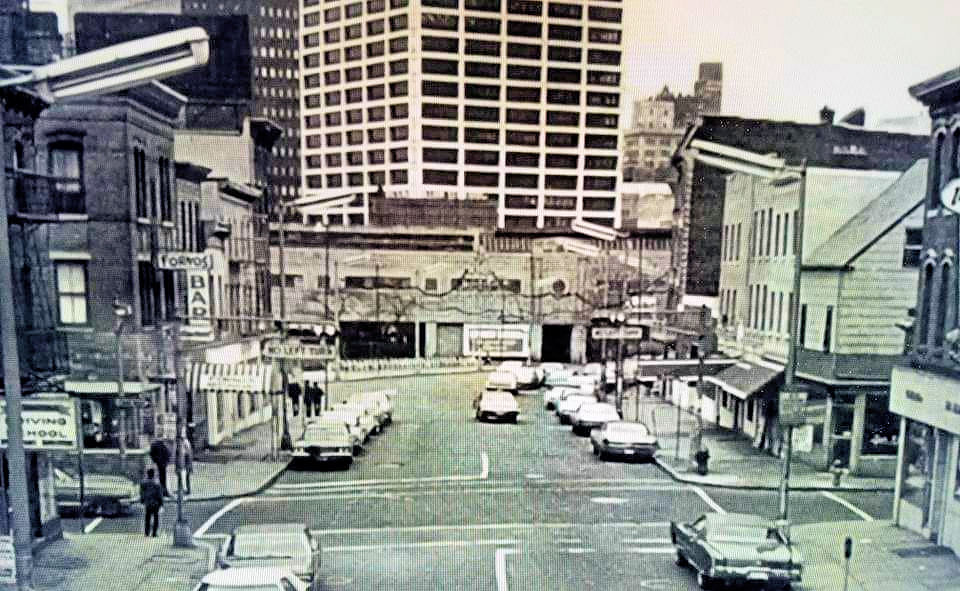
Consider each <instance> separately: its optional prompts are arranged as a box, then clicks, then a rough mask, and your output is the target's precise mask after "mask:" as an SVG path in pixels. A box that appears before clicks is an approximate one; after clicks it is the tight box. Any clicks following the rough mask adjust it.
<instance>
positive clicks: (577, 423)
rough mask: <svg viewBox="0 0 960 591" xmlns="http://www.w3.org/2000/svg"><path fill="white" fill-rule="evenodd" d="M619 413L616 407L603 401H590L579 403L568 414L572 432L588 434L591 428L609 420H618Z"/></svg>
mask: <svg viewBox="0 0 960 591" xmlns="http://www.w3.org/2000/svg"><path fill="white" fill-rule="evenodd" d="M619 420H620V413H618V412H617V407H615V406H614V405H612V404H607V403H605V402H592V403H588V404H584V405H581V406H580V408H578V409H577V412H576V413H574V414H573V415H571V416H570V423H572V424H573V432H574V433H575V434H577V435H589V434H590V431H591V430H592V429H595V428H597V427H602V426H603V425H605V424H606V423H609V422H610V421H619Z"/></svg>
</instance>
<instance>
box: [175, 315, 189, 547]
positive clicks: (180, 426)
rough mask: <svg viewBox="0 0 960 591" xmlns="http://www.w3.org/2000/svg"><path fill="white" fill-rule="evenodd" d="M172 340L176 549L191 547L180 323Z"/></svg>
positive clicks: (184, 384)
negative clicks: (185, 479) (186, 510)
mask: <svg viewBox="0 0 960 591" xmlns="http://www.w3.org/2000/svg"><path fill="white" fill-rule="evenodd" d="M170 338H171V339H172V340H173V371H174V375H175V376H176V384H177V433H176V446H175V451H174V453H175V454H176V455H175V459H176V461H175V465H176V468H177V521H176V523H175V524H174V526H173V545H174V546H175V547H177V548H191V547H193V533H192V530H191V529H190V521H189V520H188V519H187V516H186V515H185V514H184V512H183V469H184V466H183V463H184V462H183V460H184V457H183V451H184V450H183V438H184V437H185V436H186V429H185V425H184V416H183V409H184V407H185V406H186V400H187V396H186V394H187V387H186V386H187V385H186V375H187V372H186V366H185V364H184V362H183V355H182V352H181V350H180V347H181V346H180V322H179V321H177V322H174V323H173V325H172V330H171V331H170Z"/></svg>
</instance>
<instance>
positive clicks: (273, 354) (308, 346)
mask: <svg viewBox="0 0 960 591" xmlns="http://www.w3.org/2000/svg"><path fill="white" fill-rule="evenodd" d="M263 356H264V357H268V358H270V359H309V360H314V361H327V360H330V359H334V358H335V357H336V352H335V350H334V348H333V347H331V346H330V345H326V344H323V343H278V342H271V343H267V344H265V345H264V347H263Z"/></svg>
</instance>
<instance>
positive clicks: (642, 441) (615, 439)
mask: <svg viewBox="0 0 960 591" xmlns="http://www.w3.org/2000/svg"><path fill="white" fill-rule="evenodd" d="M606 440H607V441H609V442H611V443H635V444H637V445H653V444H654V443H656V442H657V438H656V437H654V436H653V435H642V436H639V437H631V436H626V437H624V436H622V435H610V434H607V437H606Z"/></svg>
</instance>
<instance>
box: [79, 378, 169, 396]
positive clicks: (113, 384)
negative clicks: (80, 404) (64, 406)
mask: <svg viewBox="0 0 960 591" xmlns="http://www.w3.org/2000/svg"><path fill="white" fill-rule="evenodd" d="M63 389H64V390H66V391H67V392H68V393H70V394H78V395H81V396H115V395H117V394H119V392H120V389H119V388H118V384H117V381H116V380H112V381H111V380H67V381H65V382H64V383H63ZM158 389H160V384H151V383H148V382H124V383H123V395H124V396H139V395H141V394H144V393H146V392H151V391H153V390H158Z"/></svg>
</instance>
